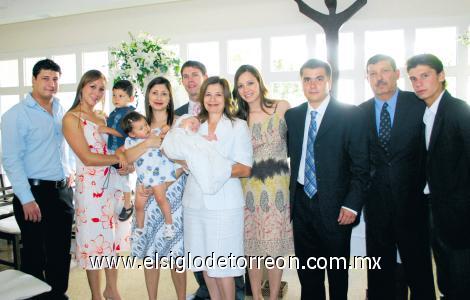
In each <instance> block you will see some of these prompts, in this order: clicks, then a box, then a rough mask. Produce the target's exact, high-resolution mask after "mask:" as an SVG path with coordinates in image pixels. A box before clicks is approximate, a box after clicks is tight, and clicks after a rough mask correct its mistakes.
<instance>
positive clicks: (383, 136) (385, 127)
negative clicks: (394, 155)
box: [379, 103, 392, 154]
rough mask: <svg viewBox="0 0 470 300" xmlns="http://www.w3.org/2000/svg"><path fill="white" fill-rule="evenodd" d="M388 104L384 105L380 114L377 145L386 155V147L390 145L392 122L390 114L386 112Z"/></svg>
mask: <svg viewBox="0 0 470 300" xmlns="http://www.w3.org/2000/svg"><path fill="white" fill-rule="evenodd" d="M387 107H388V103H384V104H383V106H382V111H381V112H380V124H379V144H380V146H382V148H383V149H384V150H385V152H386V153H387V154H388V153H389V152H388V150H389V149H388V146H389V144H390V137H391V135H392V121H391V119H390V114H389V112H388V110H387Z"/></svg>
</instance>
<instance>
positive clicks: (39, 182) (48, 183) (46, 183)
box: [28, 178, 67, 189]
mask: <svg viewBox="0 0 470 300" xmlns="http://www.w3.org/2000/svg"><path fill="white" fill-rule="evenodd" d="M28 181H29V184H30V185H32V186H43V187H51V188H55V189H63V188H65V187H67V179H62V180H57V181H54V180H43V179H31V178H30V179H28Z"/></svg>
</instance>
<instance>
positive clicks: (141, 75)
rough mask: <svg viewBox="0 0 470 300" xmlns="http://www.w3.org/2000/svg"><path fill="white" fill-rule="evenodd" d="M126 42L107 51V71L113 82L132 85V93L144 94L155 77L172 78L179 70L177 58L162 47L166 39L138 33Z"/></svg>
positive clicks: (166, 41) (130, 34)
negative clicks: (109, 56)
mask: <svg viewBox="0 0 470 300" xmlns="http://www.w3.org/2000/svg"><path fill="white" fill-rule="evenodd" d="M129 36H130V41H129V42H122V43H121V44H120V45H119V47H111V48H110V49H109V51H110V53H111V58H110V62H109V70H110V73H111V76H112V78H113V80H114V82H116V81H118V80H122V79H127V80H129V81H130V82H132V84H133V85H134V87H135V89H136V94H138V93H139V92H140V93H141V94H143V93H144V91H145V86H146V85H147V83H148V82H149V81H150V80H152V79H153V78H154V77H156V76H167V77H174V76H175V75H176V74H178V73H179V70H180V59H179V58H178V57H177V56H176V54H175V53H174V52H173V51H171V50H169V49H167V48H165V46H166V45H167V44H168V40H165V39H161V38H156V37H153V36H151V35H150V34H148V33H144V32H141V33H139V34H138V35H137V37H134V35H132V33H130V32H129Z"/></svg>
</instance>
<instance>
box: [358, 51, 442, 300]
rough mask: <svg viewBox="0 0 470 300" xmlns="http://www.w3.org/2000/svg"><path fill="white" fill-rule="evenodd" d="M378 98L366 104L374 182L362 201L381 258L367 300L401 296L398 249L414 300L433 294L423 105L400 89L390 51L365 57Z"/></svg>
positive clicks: (371, 243)
mask: <svg viewBox="0 0 470 300" xmlns="http://www.w3.org/2000/svg"><path fill="white" fill-rule="evenodd" d="M366 67H367V79H368V80H369V84H370V87H371V89H372V91H373V92H374V98H372V99H370V100H368V101H366V102H364V103H362V104H361V105H360V107H361V108H362V109H363V110H364V112H365V113H366V119H367V121H368V125H369V143H368V144H369V153H370V174H371V184H370V187H369V190H368V193H367V197H366V200H365V203H364V211H365V221H366V244H367V256H369V257H381V260H380V267H381V268H380V269H369V270H367V281H368V299H369V300H374V299H380V300H382V299H391V300H395V299H397V298H398V295H397V294H396V290H395V286H396V284H397V279H398V278H396V272H395V271H396V268H397V263H396V261H397V249H398V251H399V253H400V257H401V261H402V266H403V269H404V273H405V280H406V282H407V285H408V286H409V287H410V292H411V298H412V299H435V297H436V296H435V291H434V281H433V275H432V262H431V252H430V249H429V240H428V226H427V206H426V204H425V201H424V195H423V188H424V168H423V165H420V164H419V163H418V162H419V161H420V160H421V159H422V157H423V155H424V145H423V144H422V120H423V114H424V108H425V105H424V103H423V102H422V101H420V100H419V99H418V98H417V97H416V96H415V95H414V94H413V93H411V92H403V91H400V90H398V88H397V80H398V78H399V77H400V70H397V68H396V64H395V61H394V60H393V58H391V57H390V56H386V55H381V54H378V55H375V56H373V57H371V58H370V59H369V60H368V61H367V65H366Z"/></svg>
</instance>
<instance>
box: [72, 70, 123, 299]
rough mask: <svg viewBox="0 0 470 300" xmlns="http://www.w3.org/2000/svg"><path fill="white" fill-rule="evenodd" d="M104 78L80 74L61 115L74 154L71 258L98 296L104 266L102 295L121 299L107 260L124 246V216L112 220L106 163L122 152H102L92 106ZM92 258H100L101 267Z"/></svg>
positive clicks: (115, 203) (100, 122) (116, 201)
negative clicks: (73, 244)
mask: <svg viewBox="0 0 470 300" xmlns="http://www.w3.org/2000/svg"><path fill="white" fill-rule="evenodd" d="M105 88H106V78H105V77H104V75H103V74H102V73H101V72H100V71H97V70H90V71H88V72H86V73H85V74H83V76H82V78H81V80H80V83H79V84H78V88H77V94H76V96H75V101H74V103H73V105H72V108H71V109H70V110H69V112H68V113H67V114H66V115H65V116H64V119H63V132H64V136H65V138H66V140H67V142H68V143H69V145H70V147H71V148H72V150H73V151H74V152H75V154H76V156H77V157H78V159H77V169H76V191H75V193H74V200H75V218H76V225H77V227H76V228H77V229H76V241H77V247H76V258H77V260H78V263H79V265H80V266H81V267H82V268H84V269H86V271H87V277H88V283H89V285H90V290H91V296H92V299H100V300H101V299H102V295H101V287H100V272H99V269H103V268H104V269H105V274H106V288H105V290H104V292H103V296H104V297H105V298H106V299H113V300H119V299H121V297H120V295H119V292H118V290H117V269H115V268H114V267H113V266H112V265H108V264H107V261H106V258H107V257H108V258H112V257H115V256H116V255H117V252H119V251H121V250H128V249H129V235H130V221H127V222H118V221H117V217H116V216H117V215H118V214H119V212H120V210H121V208H122V206H123V193H122V191H121V190H120V189H119V184H118V182H119V181H118V174H117V172H116V170H115V169H114V168H112V167H110V166H111V165H113V164H116V163H120V162H121V163H123V164H125V157H124V154H123V153H119V152H118V153H117V154H112V155H108V154H107V153H106V140H107V138H105V137H104V136H102V134H101V133H100V132H101V129H102V128H103V127H104V126H106V122H105V120H104V118H103V117H102V116H101V115H100V114H98V113H97V112H95V111H94V109H95V106H96V104H97V103H98V102H101V101H102V100H103V99H104V93H105ZM94 262H101V263H103V264H102V265H101V266H99V265H94Z"/></svg>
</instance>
